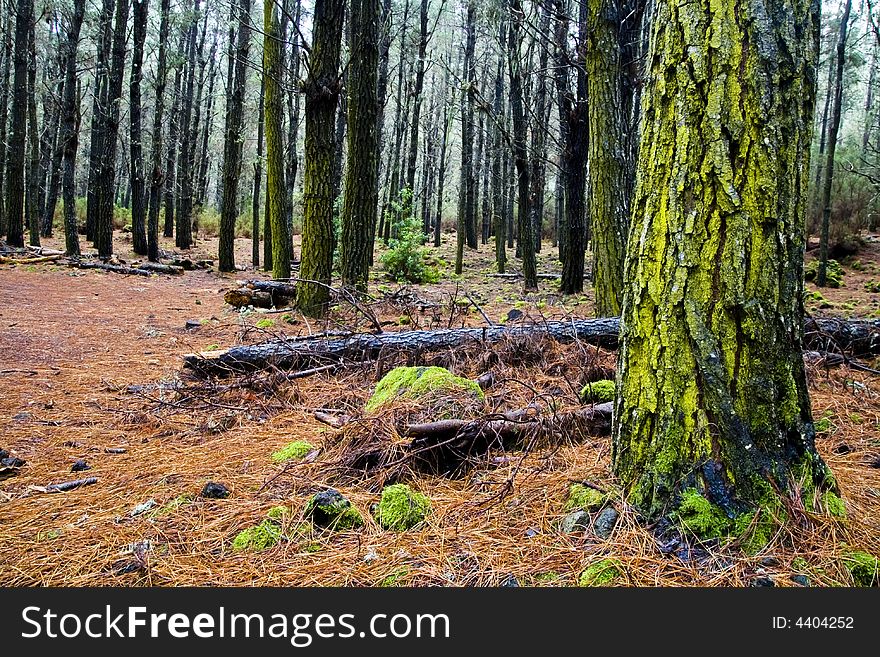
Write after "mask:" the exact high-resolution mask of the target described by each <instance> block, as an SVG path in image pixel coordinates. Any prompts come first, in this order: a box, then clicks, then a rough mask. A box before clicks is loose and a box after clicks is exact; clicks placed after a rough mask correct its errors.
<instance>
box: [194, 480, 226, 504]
mask: <svg viewBox="0 0 880 657" xmlns="http://www.w3.org/2000/svg"><path fill="white" fill-rule="evenodd" d="M201 496H202V497H204V498H208V499H212V500H225V499H226V498H227V497H229V489H228V488H226V486H224V485H223V484H218V483H217V482H216V481H209V482H208V483H207V484H205V487H204V488H202V492H201Z"/></svg>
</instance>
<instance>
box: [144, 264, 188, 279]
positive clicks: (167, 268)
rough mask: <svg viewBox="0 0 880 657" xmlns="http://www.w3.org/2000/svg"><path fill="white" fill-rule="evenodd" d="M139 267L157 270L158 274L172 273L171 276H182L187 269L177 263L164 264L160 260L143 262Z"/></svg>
mask: <svg viewBox="0 0 880 657" xmlns="http://www.w3.org/2000/svg"><path fill="white" fill-rule="evenodd" d="M137 267H138V269H146V270H147V271H152V272H156V273H157V274H170V275H171V276H180V275H182V274H183V272H184V271H185V270H184V268H183V267H178V266H177V265H163V264H161V263H159V262H142V263H140V264H139V265H138V266H137Z"/></svg>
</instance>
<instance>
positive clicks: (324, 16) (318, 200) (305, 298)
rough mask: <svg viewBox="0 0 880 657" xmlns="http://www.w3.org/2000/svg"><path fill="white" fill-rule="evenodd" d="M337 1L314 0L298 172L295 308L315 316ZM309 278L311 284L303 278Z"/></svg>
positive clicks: (322, 292) (326, 244)
mask: <svg viewBox="0 0 880 657" xmlns="http://www.w3.org/2000/svg"><path fill="white" fill-rule="evenodd" d="M344 13H345V12H344V2H343V1H342V0H317V2H316V4H315V12H314V18H313V25H314V28H313V36H312V50H311V62H310V70H309V77H308V80H306V82H305V89H304V90H305V96H306V110H305V114H306V142H305V172H304V173H303V198H304V204H303V235H302V256H301V260H302V264H301V265H300V274H301V276H302V278H303V279H307V280H306V281H302V282H300V283H299V288H298V293H297V306H298V307H299V308H300V309H301V310H302V311H303V312H306V313H309V314H319V313H321V312H322V311H323V306H324V304H326V303H327V301H328V300H329V299H330V296H329V290H328V289H327V288H326V287H325V286H326V285H329V283H330V276H331V273H332V267H333V200H334V199H333V175H332V174H333V155H334V152H335V142H334V130H333V128H334V119H335V115H336V102H337V100H338V98H339V92H340V85H339V83H340V80H339V51H340V47H341V41H342V22H343V16H344ZM308 281H314V282H308Z"/></svg>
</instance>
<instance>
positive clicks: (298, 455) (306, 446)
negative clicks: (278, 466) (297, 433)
mask: <svg viewBox="0 0 880 657" xmlns="http://www.w3.org/2000/svg"><path fill="white" fill-rule="evenodd" d="M313 449H315V447H314V446H313V445H312V444H311V443H307V442H306V441H305V440H294V441H293V442H292V443H287V444H286V445H285V446H284V447H282V448H281V449H279V450H278V451H277V452H272V460H273V461H274V462H275V463H283V462H284V461H293V460H297V461H298V460H300V459H302V458H304V457H305V455H306V454H308V453H309V452H311V451H312V450H313Z"/></svg>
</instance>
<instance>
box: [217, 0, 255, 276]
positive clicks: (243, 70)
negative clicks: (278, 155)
mask: <svg viewBox="0 0 880 657" xmlns="http://www.w3.org/2000/svg"><path fill="white" fill-rule="evenodd" d="M250 13H251V2H250V0H241V1H240V3H239V5H238V10H237V19H238V37H237V40H236V46H235V48H234V49H233V48H232V45H231V44H230V52H231V53H234V55H235V57H234V58H235V65H234V67H233V70H234V73H233V78H232V87H231V89H230V91H229V94H228V96H227V100H226V130H225V135H224V141H223V204H222V205H221V207H220V246H219V253H218V258H219V262H218V269H219V270H220V271H235V220H236V218H237V216H238V181H239V177H240V176H241V151H242V108H243V106H244V93H245V84H246V80H247V58H248V51H249V50H250V36H251V28H250V23H251V19H250ZM255 266H256V264H255Z"/></svg>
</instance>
